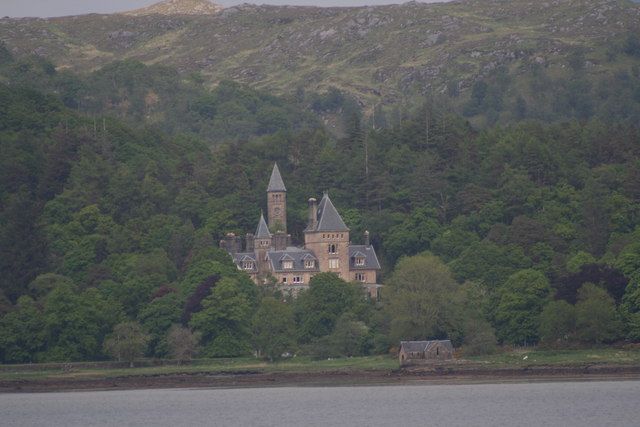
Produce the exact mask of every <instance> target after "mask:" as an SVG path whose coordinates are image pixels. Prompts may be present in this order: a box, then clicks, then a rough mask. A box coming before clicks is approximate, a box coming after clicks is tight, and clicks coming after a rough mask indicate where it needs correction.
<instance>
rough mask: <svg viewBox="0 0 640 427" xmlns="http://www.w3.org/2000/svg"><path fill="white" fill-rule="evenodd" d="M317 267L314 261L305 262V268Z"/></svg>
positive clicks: (307, 260)
mask: <svg viewBox="0 0 640 427" xmlns="http://www.w3.org/2000/svg"><path fill="white" fill-rule="evenodd" d="M315 267H316V262H315V260H312V259H306V260H304V268H315Z"/></svg>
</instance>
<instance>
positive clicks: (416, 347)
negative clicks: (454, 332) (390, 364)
mask: <svg viewBox="0 0 640 427" xmlns="http://www.w3.org/2000/svg"><path fill="white" fill-rule="evenodd" d="M438 343H440V344H442V345H443V346H445V347H447V349H449V350H451V351H453V344H451V341H450V340H431V341H400V348H401V349H404V351H406V352H407V353H414V352H415V353H421V352H423V351H429V349H430V348H432V347H433V346H435V345H437V344H438Z"/></svg>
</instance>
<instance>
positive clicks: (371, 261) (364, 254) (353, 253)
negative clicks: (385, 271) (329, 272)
mask: <svg viewBox="0 0 640 427" xmlns="http://www.w3.org/2000/svg"><path fill="white" fill-rule="evenodd" d="M356 258H364V265H356V263H355V259H356ZM349 269H350V270H380V262H379V261H378V256H377V255H376V251H375V249H373V246H371V245H369V246H366V245H350V246H349Z"/></svg>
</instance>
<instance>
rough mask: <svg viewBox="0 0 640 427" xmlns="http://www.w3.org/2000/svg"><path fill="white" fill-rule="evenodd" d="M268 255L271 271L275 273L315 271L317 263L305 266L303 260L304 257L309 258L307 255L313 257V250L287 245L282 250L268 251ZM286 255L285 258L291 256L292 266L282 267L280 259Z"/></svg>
mask: <svg viewBox="0 0 640 427" xmlns="http://www.w3.org/2000/svg"><path fill="white" fill-rule="evenodd" d="M267 256H268V257H269V263H270V264H271V271H273V272H275V273H284V272H302V271H310V272H314V273H315V272H317V271H319V270H318V265H317V263H316V266H315V267H313V268H305V266H304V261H305V259H309V257H311V258H313V259H315V256H314V255H313V252H311V251H309V250H307V249H300V248H295V247H289V248H287V249H286V250H284V251H273V250H272V251H269V252H268V253H267ZM285 257H287V260H289V258H291V260H293V268H289V269H284V268H283V265H282V263H281V262H279V261H280V260H282V259H284V258H285Z"/></svg>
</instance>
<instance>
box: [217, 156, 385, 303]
mask: <svg viewBox="0 0 640 427" xmlns="http://www.w3.org/2000/svg"><path fill="white" fill-rule="evenodd" d="M267 219H268V225H267V221H265V218H264V215H261V216H260V220H259V221H258V227H257V228H256V232H255V234H251V233H248V234H247V235H246V238H245V239H244V240H245V242H244V245H243V239H241V238H240V237H239V236H235V235H234V234H232V233H230V234H227V236H226V238H225V239H224V240H222V241H221V242H220V247H221V248H223V249H225V250H226V251H227V252H229V254H230V255H231V256H232V257H233V261H234V262H235V264H236V266H237V267H238V268H239V269H241V270H244V271H246V272H247V273H248V274H249V275H250V276H251V278H252V279H253V281H254V282H255V283H256V284H258V285H262V284H264V283H266V282H267V281H268V280H269V279H270V278H273V279H275V281H276V283H277V284H278V286H279V287H280V289H282V290H285V291H290V292H291V293H293V294H296V293H297V292H298V291H300V290H301V289H306V288H308V286H309V280H311V278H312V277H313V276H314V275H315V274H318V273H320V272H332V273H336V274H337V275H338V276H339V277H341V278H342V279H344V280H346V281H352V282H360V283H362V285H363V286H364V287H365V288H366V290H367V293H368V294H369V295H370V297H371V298H378V297H379V295H378V290H379V289H380V287H381V286H380V285H378V284H377V281H378V272H379V271H380V263H379V262H378V257H377V256H376V252H375V250H374V249H373V246H371V244H370V242H369V233H368V232H365V238H364V240H365V241H364V245H352V244H351V242H350V239H349V228H348V227H347V226H346V224H345V223H344V221H343V220H342V217H341V216H340V214H339V213H338V211H337V210H336V208H335V206H334V205H333V203H332V202H331V199H330V198H329V194H328V193H326V192H325V193H324V196H323V197H322V200H320V203H318V202H317V200H316V199H313V198H311V199H309V217H308V224H307V227H306V228H305V230H304V246H302V247H296V246H292V244H291V235H289V234H287V189H286V187H285V185H284V182H283V180H282V176H281V175H280V171H279V169H278V165H277V164H276V165H274V167H273V172H272V173H271V179H270V180H269V185H268V186H267ZM243 246H244V248H243Z"/></svg>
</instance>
